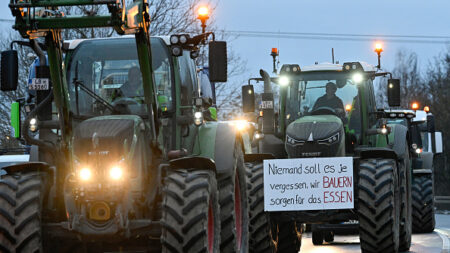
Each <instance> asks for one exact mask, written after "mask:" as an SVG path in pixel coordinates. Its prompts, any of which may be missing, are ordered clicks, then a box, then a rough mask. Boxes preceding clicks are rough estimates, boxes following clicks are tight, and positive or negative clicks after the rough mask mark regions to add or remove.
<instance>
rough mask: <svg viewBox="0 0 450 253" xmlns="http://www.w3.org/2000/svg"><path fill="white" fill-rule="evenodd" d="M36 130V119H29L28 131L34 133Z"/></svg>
mask: <svg viewBox="0 0 450 253" xmlns="http://www.w3.org/2000/svg"><path fill="white" fill-rule="evenodd" d="M37 129H38V127H37V119H36V118H31V119H30V131H31V132H36V131H37Z"/></svg>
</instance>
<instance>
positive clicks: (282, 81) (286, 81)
mask: <svg viewBox="0 0 450 253" xmlns="http://www.w3.org/2000/svg"><path fill="white" fill-rule="evenodd" d="M280 85H281V86H287V85H289V78H287V77H285V76H282V77H280Z"/></svg>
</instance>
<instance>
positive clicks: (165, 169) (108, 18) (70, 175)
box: [0, 0, 248, 252]
mask: <svg viewBox="0 0 450 253" xmlns="http://www.w3.org/2000/svg"><path fill="white" fill-rule="evenodd" d="M90 4H105V6H106V7H107V9H108V10H109V15H105V16H89V17H71V16H65V15H63V13H62V12H61V11H59V10H58V7H59V6H75V5H90ZM9 7H10V8H11V10H12V13H13V15H14V16H15V17H16V23H15V25H14V28H15V29H17V30H18V31H19V32H20V33H21V35H22V36H23V37H24V38H28V39H30V42H31V43H34V42H35V41H36V40H34V39H35V38H38V37H44V38H45V43H44V44H45V46H46V50H47V54H48V62H49V64H48V66H45V64H41V65H40V66H39V67H38V68H37V69H36V70H37V71H36V78H35V80H33V81H32V85H33V86H32V87H33V89H36V90H37V96H38V97H39V99H38V100H37V101H38V104H37V105H36V106H35V108H34V109H33V110H32V111H31V112H30V113H28V114H27V117H26V119H25V120H24V121H23V122H22V123H21V124H20V125H21V129H22V131H21V132H22V134H21V136H22V137H23V138H24V139H25V140H26V142H27V143H30V144H32V145H36V146H38V147H39V149H37V152H38V154H37V155H36V156H32V157H35V158H33V159H32V161H30V162H23V163H16V164H14V165H11V166H6V167H4V168H3V169H4V170H5V171H6V173H7V174H5V175H2V176H1V178H0V192H1V196H2V197H1V198H0V202H1V205H0V206H1V208H0V228H1V233H0V238H1V239H0V249H1V250H2V251H4V252H104V251H123V250H125V251H127V250H132V251H133V250H134V251H136V250H138V251H147V252H150V251H154V252H161V251H162V252H200V251H202V252H247V251H248V234H247V233H248V232H247V227H248V224H247V222H248V218H247V215H248V212H247V202H248V201H247V196H246V175H245V168H244V164H243V159H244V158H243V145H242V137H241V135H240V133H239V132H238V131H237V130H236V129H235V127H234V126H232V125H231V124H229V123H228V122H217V121H206V120H205V119H206V118H207V117H206V115H207V113H208V112H209V110H208V109H209V107H210V104H211V101H209V100H208V99H205V98H202V97H201V96H200V92H201V91H200V89H199V86H198V84H199V83H198V79H197V69H196V67H195V61H194V59H195V58H196V57H197V56H198V53H199V47H200V46H201V45H206V44H208V45H209V77H210V79H211V81H216V82H224V81H226V79H227V68H226V66H227V65H226V43H225V42H219V41H215V40H214V34H212V33H203V34H201V35H198V36H194V37H191V36H189V35H187V34H180V35H172V36H170V37H150V36H149V30H148V29H149V22H150V21H149V14H148V3H147V1H134V2H133V3H132V4H131V5H130V6H125V5H123V2H121V1H115V0H111V1H100V2H99V1H92V0H67V1H16V0H12V1H11V3H10V5H9ZM204 20H205V17H203V20H202V21H204ZM86 27H113V28H114V29H115V30H116V31H117V32H118V33H119V34H134V36H133V37H127V36H122V37H118V38H110V39H92V40H74V41H64V42H63V41H61V39H60V31H61V29H72V28H86ZM211 37H212V38H213V39H212V41H210V38H211ZM35 44H37V43H35ZM41 49H42V48H40V47H39V45H38V44H37V46H36V47H35V52H36V53H37V54H38V55H42V54H40V53H42V50H41ZM63 56H64V59H63ZM17 67H18V66H17V52H16V51H14V50H10V51H5V52H2V58H1V71H2V73H1V77H2V80H1V89H2V90H3V91H13V90H16V88H17ZM41 98H43V99H41ZM52 105H53V108H54V109H55V110H56V111H57V114H56V115H52V111H53V109H52ZM12 114H13V115H18V114H19V109H17V108H15V111H14V112H13V113H12ZM35 117H36V118H37V122H36V120H35V122H32V123H34V124H36V125H37V127H38V129H39V138H33V137H32V136H30V133H29V130H30V120H31V119H32V118H35ZM16 118H18V117H16ZM16 130H17V129H16ZM44 130H48V131H44ZM16 132H17V131H16ZM44 132H46V134H43V133H44Z"/></svg>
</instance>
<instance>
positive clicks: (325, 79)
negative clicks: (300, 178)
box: [280, 63, 375, 157]
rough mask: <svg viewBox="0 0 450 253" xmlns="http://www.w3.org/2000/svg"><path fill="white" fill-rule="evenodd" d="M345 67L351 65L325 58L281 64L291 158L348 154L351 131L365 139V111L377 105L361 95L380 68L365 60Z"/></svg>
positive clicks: (355, 135) (355, 137)
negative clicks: (319, 61) (308, 63)
mask: <svg viewBox="0 0 450 253" xmlns="http://www.w3.org/2000/svg"><path fill="white" fill-rule="evenodd" d="M345 66H350V65H348V64H344V65H339V64H330V63H324V64H316V65H312V66H306V67H304V68H302V69H300V67H295V66H293V65H285V66H283V68H282V69H281V72H280V80H283V79H284V82H285V83H280V84H281V85H283V84H285V85H286V86H287V87H286V93H285V94H286V95H285V108H286V117H285V119H284V120H285V121H286V123H285V124H286V126H287V127H286V151H287V153H288V155H289V156H290V157H308V156H335V155H339V156H344V155H345V138H346V136H350V135H351V137H350V138H352V140H353V141H354V142H355V141H356V142H357V143H360V142H361V132H362V129H361V127H362V124H363V118H362V117H361V111H362V110H370V109H374V108H375V107H374V105H373V104H372V106H373V107H372V108H370V107H366V108H362V106H363V105H362V104H361V98H360V97H361V96H364V91H365V89H367V87H372V78H370V73H374V72H375V69H374V68H373V67H371V66H370V65H368V64H365V63H353V66H355V67H354V68H353V67H352V68H349V69H346V68H345ZM292 69H298V70H300V71H296V72H292ZM286 82H287V83H286ZM371 102H372V101H371ZM369 106H370V105H369ZM280 120H281V119H280ZM323 145H325V146H326V147H327V148H323V147H325V146H323ZM322 146H323V147H322ZM304 150H308V151H304Z"/></svg>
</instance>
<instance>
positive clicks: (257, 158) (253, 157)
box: [244, 153, 275, 163]
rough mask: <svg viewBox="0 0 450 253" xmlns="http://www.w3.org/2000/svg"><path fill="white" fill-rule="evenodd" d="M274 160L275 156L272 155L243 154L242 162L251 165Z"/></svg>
mask: <svg viewBox="0 0 450 253" xmlns="http://www.w3.org/2000/svg"><path fill="white" fill-rule="evenodd" d="M270 159H275V156H274V155H272V154H268V153H266V154H245V155H244V162H246V163H253V162H262V161H264V160H270Z"/></svg>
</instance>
